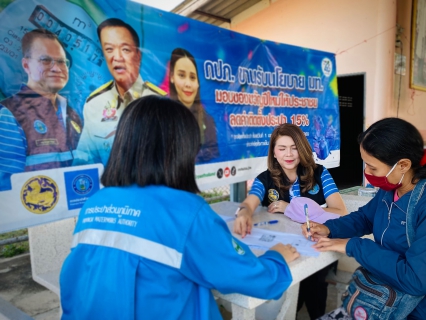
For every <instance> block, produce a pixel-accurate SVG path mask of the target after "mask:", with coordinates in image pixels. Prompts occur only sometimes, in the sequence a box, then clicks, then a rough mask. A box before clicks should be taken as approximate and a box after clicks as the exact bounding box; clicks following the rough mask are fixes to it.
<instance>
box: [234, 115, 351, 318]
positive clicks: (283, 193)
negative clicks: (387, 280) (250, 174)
mask: <svg viewBox="0 0 426 320" xmlns="http://www.w3.org/2000/svg"><path fill="white" fill-rule="evenodd" d="M294 197H307V198H310V199H312V200H313V201H315V202H316V203H318V204H319V205H323V204H326V205H327V207H326V208H324V210H326V211H328V212H332V213H336V214H340V215H344V214H346V213H347V210H346V207H345V204H344V202H343V199H342V197H341V196H340V194H339V190H338V189H337V187H336V185H335V183H334V181H333V178H332V177H331V175H330V174H329V173H328V170H327V169H326V168H324V167H323V166H321V165H317V164H315V161H314V158H313V156H312V148H311V146H310V144H309V142H308V140H307V139H306V136H305V134H304V133H303V131H302V130H301V129H300V128H299V127H298V126H296V125H293V124H289V123H286V124H282V125H280V126H279V127H277V128H275V130H274V131H273V132H272V135H271V139H270V142H269V151H268V170H266V171H265V172H263V173H261V174H260V175H259V176H257V178H256V179H255V181H254V182H253V186H252V188H251V190H250V192H249V195H248V196H247V198H246V199H245V200H244V201H243V203H242V204H241V206H240V210H239V211H238V216H237V218H236V220H235V223H234V232H235V233H238V234H241V235H242V237H244V236H245V235H246V234H247V233H250V232H251V229H252V226H253V222H252V216H253V212H254V211H255V210H256V208H257V207H258V206H259V204H262V206H264V207H268V212H270V213H283V212H284V211H285V209H286V207H287V205H288V204H289V202H290V200H291V199H292V198H294ZM328 270H329V267H326V268H324V269H323V270H320V271H318V272H316V273H314V274H313V275H311V276H310V277H308V278H306V279H305V280H303V281H302V282H301V283H300V289H299V299H298V308H297V310H300V309H301V308H302V306H303V304H304V303H305V304H306V308H307V310H308V313H309V316H310V318H311V319H316V318H318V317H319V316H321V315H323V314H324V312H325V307H326V300H327V283H326V282H325V277H326V275H327V273H328Z"/></svg>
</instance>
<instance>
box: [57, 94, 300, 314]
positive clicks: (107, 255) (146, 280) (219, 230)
mask: <svg viewBox="0 0 426 320" xmlns="http://www.w3.org/2000/svg"><path fill="white" fill-rule="evenodd" d="M199 148H200V130H199V127H198V124H197V121H196V119H195V118H194V117H193V115H192V114H191V111H190V110H188V109H187V108H185V107H184V106H183V105H182V104H181V103H179V102H176V101H172V100H170V99H168V98H163V97H159V96H147V97H144V98H141V99H138V100H135V101H134V102H132V103H131V104H130V105H129V106H128V107H127V108H126V109H125V110H124V112H123V114H122V116H121V118H120V121H119V124H118V127H117V132H116V138H115V141H114V144H113V147H112V150H111V156H110V158H109V161H108V164H107V166H106V168H105V172H104V174H103V175H102V179H101V181H102V184H103V185H104V186H105V188H103V189H101V190H100V191H98V192H97V193H96V194H95V195H93V196H92V197H91V198H90V199H88V200H87V202H86V203H85V204H84V206H83V208H82V209H81V211H80V215H79V218H78V223H77V226H76V229H75V231H74V237H73V243H72V249H71V253H70V254H69V256H68V257H67V258H66V260H65V262H64V265H63V267H62V271H61V276H60V287H61V306H62V310H63V315H62V319H126V320H129V319H201V320H202V319H221V316H220V313H219V310H218V308H217V305H216V302H215V300H214V297H213V295H212V293H211V289H217V290H219V291H220V292H222V293H231V292H237V293H242V294H245V295H249V296H253V297H258V298H262V299H277V298H279V297H280V296H281V295H282V293H283V291H284V290H285V289H287V288H288V286H289V285H290V283H291V281H292V276H291V273H290V270H289V267H288V265H287V263H288V262H290V261H293V260H294V259H296V258H297V257H298V256H299V254H298V253H297V251H296V249H295V248H293V247H291V246H290V245H283V244H280V245H277V246H274V247H272V248H271V250H269V251H267V252H266V253H265V254H264V255H262V256H260V257H259V258H257V257H256V256H255V255H254V254H253V253H251V251H250V249H249V248H248V247H247V246H246V245H244V244H243V243H241V242H240V241H238V240H237V239H235V238H234V237H233V236H232V235H231V233H230V232H229V230H228V227H227V225H226V223H225V222H224V221H223V220H222V219H221V218H220V217H219V216H218V215H217V214H216V213H215V212H214V211H213V210H212V209H211V208H210V206H209V205H208V204H207V203H206V202H205V201H204V199H203V198H201V197H200V196H198V195H197V194H196V193H197V192H198V187H197V183H196V181H195V175H194V173H195V170H194V166H195V157H196V155H197V152H198V150H199ZM224 268H225V269H226V271H225V272H224Z"/></svg>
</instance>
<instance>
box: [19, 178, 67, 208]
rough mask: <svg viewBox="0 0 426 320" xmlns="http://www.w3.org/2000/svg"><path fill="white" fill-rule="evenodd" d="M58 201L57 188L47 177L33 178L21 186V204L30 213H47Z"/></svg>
mask: <svg viewBox="0 0 426 320" xmlns="http://www.w3.org/2000/svg"><path fill="white" fill-rule="evenodd" d="M58 200H59V188H58V186H57V184H56V183H55V181H53V180H52V179H51V178H49V177H46V176H35V177H32V178H31V179H29V180H28V181H27V182H25V183H24V185H23V186H22V189H21V202H22V204H23V205H24V207H25V208H26V209H27V210H28V211H30V212H32V213H36V214H44V213H47V212H49V211H51V210H52V209H53V208H54V207H55V206H56V204H57V203H58Z"/></svg>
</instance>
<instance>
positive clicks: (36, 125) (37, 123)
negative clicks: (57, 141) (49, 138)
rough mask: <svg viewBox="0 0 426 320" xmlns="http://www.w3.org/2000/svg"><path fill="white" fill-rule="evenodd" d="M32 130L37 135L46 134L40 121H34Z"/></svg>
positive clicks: (45, 129)
mask: <svg viewBox="0 0 426 320" xmlns="http://www.w3.org/2000/svg"><path fill="white" fill-rule="evenodd" d="M34 130H35V131H37V132H38V133H41V134H45V133H46V132H47V127H46V125H45V124H44V122H43V121H41V120H36V121H34Z"/></svg>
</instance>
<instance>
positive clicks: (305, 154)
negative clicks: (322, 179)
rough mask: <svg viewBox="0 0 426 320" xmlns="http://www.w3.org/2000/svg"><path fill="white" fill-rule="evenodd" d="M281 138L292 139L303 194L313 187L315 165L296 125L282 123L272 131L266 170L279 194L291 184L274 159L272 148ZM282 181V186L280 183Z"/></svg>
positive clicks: (307, 143)
mask: <svg viewBox="0 0 426 320" xmlns="http://www.w3.org/2000/svg"><path fill="white" fill-rule="evenodd" d="M282 136H289V137H291V138H292V139H293V141H294V144H295V145H296V148H297V152H298V153H299V158H300V163H299V166H298V167H297V175H298V176H299V177H300V181H299V184H300V191H301V192H303V193H305V192H307V191H309V190H311V189H312V188H313V186H314V185H315V177H314V170H315V168H316V166H317V165H316V164H315V161H314V158H313V156H312V148H311V145H310V144H309V141H308V139H306V136H305V134H304V133H303V131H302V130H301V129H300V128H299V127H298V126H296V125H294V124H290V123H284V124H282V125H280V126H278V127H276V128H275V129H274V131H273V132H272V135H271V139H270V141H269V150H268V169H269V171H270V172H271V176H272V180H273V181H274V184H275V185H276V186H277V187H278V188H279V190H280V192H281V194H282V193H283V192H284V191H287V190H289V189H290V187H291V182H290V180H289V179H288V177H287V175H286V174H285V172H284V170H283V168H281V165H280V164H279V163H278V160H277V159H276V158H275V157H274V148H275V144H276V143H277V140H278V139H279V138H280V137H282ZM282 181H284V184H283V183H282Z"/></svg>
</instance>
